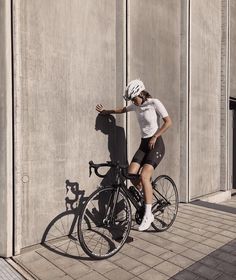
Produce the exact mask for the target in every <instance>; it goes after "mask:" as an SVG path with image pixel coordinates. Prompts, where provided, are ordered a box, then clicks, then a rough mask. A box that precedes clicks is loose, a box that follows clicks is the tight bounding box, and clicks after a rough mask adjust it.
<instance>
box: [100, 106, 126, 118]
mask: <svg viewBox="0 0 236 280" xmlns="http://www.w3.org/2000/svg"><path fill="white" fill-rule="evenodd" d="M96 110H97V111H98V112H99V113H101V114H103V115H109V114H123V113H126V107H123V108H118V109H114V110H105V109H104V107H103V105H102V104H98V105H97V106H96Z"/></svg>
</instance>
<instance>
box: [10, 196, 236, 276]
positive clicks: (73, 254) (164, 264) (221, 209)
mask: <svg viewBox="0 0 236 280" xmlns="http://www.w3.org/2000/svg"><path fill="white" fill-rule="evenodd" d="M58 224H59V223H58ZM56 226H57V225H55V227H56ZM130 237H131V239H130V242H129V243H126V244H125V245H124V247H123V248H122V249H121V251H120V252H118V253H117V254H116V255H115V256H113V257H111V258H109V259H106V260H101V261H95V260H92V259H90V258H88V257H87V256H86V255H85V254H84V253H83V251H82V249H81V247H80V245H79V243H78V241H77V240H74V239H67V238H66V237H65V238H61V239H57V240H55V241H54V242H52V241H47V240H45V243H44V244H43V245H44V246H42V245H38V246H36V247H31V248H28V249H27V250H24V252H23V253H22V254H21V255H19V256H16V257H14V261H15V262H17V264H19V265H21V266H22V268H24V269H25V270H26V271H28V273H29V275H31V276H33V277H34V278H35V279H40V280H46V279H50V280H51V279H56V280H59V279H67V280H75V279H80V280H85V279H91V280H93V279H94V280H95V279H101V280H103V279H104V280H105V279H111V280H113V279H122V280H123V279H127V280H129V279H132V280H134V279H136V280H138V279H142V280H151V279H155V280H159V279H161V280H167V279H172V280H184V279H186V280H200V279H204V280H206V279H208V280H211V279H212V280H213V279H214V280H223V279H227V280H232V279H235V278H236V266H235V265H236V253H235V252H236V250H235V249H236V196H233V197H232V198H231V199H230V200H228V201H226V202H224V203H219V204H215V203H209V202H201V201H196V202H195V203H194V204H191V203H190V204H180V207H179V212H178V215H177V219H176V221H175V223H174V225H173V226H172V227H171V228H170V229H169V230H168V231H166V232H155V231H152V230H151V229H150V230H149V231H146V232H138V231H137V227H136V225H135V223H134V224H133V227H132V230H131V233H130Z"/></svg>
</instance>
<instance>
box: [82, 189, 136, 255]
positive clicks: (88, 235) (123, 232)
mask: <svg viewBox="0 0 236 280" xmlns="http://www.w3.org/2000/svg"><path fill="white" fill-rule="evenodd" d="M115 199H116V195H114V188H112V187H110V188H103V189H102V188H101V189H99V190H97V191H95V193H94V195H91V197H90V198H89V199H88V201H87V203H86V205H85V206H84V210H83V213H82V215H81V216H82V218H81V219H80V221H79V229H78V235H79V240H80V243H81V246H82V248H83V249H84V251H85V252H86V253H87V254H88V255H90V256H91V257H94V258H100V259H102V258H107V257H109V256H111V255H113V254H115V253H116V252H117V251H118V250H119V249H120V248H121V247H122V246H123V244H124V242H125V240H126V238H127V237H128V234H129V230H130V226H131V215H130V214H129V213H130V211H131V209H130V205H129V203H128V201H127V198H126V197H125V195H124V194H123V193H122V192H120V193H119V195H118V197H117V202H116V201H115Z"/></svg>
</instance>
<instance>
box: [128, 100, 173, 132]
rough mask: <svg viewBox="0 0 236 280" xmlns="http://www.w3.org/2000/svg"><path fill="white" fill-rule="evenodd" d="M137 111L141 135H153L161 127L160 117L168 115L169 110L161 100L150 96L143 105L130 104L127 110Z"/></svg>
mask: <svg viewBox="0 0 236 280" xmlns="http://www.w3.org/2000/svg"><path fill="white" fill-rule="evenodd" d="M131 111H135V112H136V116H137V119H138V123H139V126H140V129H141V137H142V138H148V137H152V136H153V135H154V133H155V132H156V131H157V130H158V128H159V127H160V118H165V117H167V116H168V113H167V110H166V108H165V107H164V105H163V104H162V103H161V101H160V100H158V99H154V98H148V99H147V100H146V101H145V102H144V103H143V104H142V105H140V106H137V105H135V104H130V105H129V106H127V107H126V112H131Z"/></svg>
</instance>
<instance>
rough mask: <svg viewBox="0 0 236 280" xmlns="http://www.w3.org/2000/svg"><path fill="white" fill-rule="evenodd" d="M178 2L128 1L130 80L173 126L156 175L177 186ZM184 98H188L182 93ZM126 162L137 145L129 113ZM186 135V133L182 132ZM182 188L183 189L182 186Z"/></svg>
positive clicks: (135, 127) (137, 133) (133, 118)
mask: <svg viewBox="0 0 236 280" xmlns="http://www.w3.org/2000/svg"><path fill="white" fill-rule="evenodd" d="M181 2H182V1H173V0H167V1H155V0H149V1H142V0H134V1H130V6H129V21H128V27H129V28H128V32H129V49H128V58H129V61H128V69H129V72H128V73H129V75H128V77H129V80H131V79H134V78H141V79H142V80H143V81H144V83H145V86H146V88H147V91H149V93H150V94H151V95H152V96H153V97H154V98H158V99H160V100H161V101H162V102H163V104H164V105H165V106H166V108H167V110H168V113H169V115H170V117H171V118H172V120H173V126H172V127H171V129H170V130H169V131H167V132H166V134H165V135H164V137H163V138H164V141H165V146H166V154H165V157H164V159H163V161H162V163H161V164H160V166H159V167H158V168H157V170H156V172H155V174H156V175H158V174H161V173H167V174H168V175H170V176H171V177H173V178H174V180H175V182H176V184H177V186H178V187H179V185H180V137H181V136H180V107H181V104H180V87H181V86H180V77H181V73H180V67H181ZM183 94H187V93H186V92H183ZM129 117H130V129H129V139H130V144H129V159H130V160H131V159H132V155H133V154H134V152H135V151H136V150H137V148H138V146H139V144H140V131H139V127H138V123H137V120H136V115H135V114H132V113H130V114H129ZM185 133H186V131H185ZM183 188H184V186H183Z"/></svg>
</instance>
